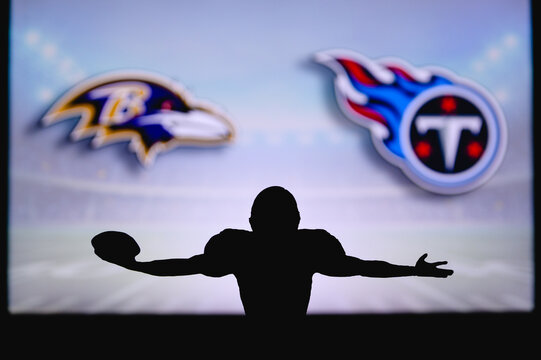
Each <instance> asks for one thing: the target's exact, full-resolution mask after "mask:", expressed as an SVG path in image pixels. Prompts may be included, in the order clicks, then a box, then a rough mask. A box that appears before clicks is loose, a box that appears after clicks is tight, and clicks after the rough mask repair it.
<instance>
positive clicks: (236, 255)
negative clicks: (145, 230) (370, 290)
mask: <svg viewBox="0 0 541 360" xmlns="http://www.w3.org/2000/svg"><path fill="white" fill-rule="evenodd" d="M299 221H300V215H299V211H298V209H297V203H296V201H295V198H294V197H293V195H292V194H291V193H290V192H289V191H287V190H286V189H284V188H282V187H278V186H273V187H269V188H266V189H264V190H263V191H261V192H260V193H259V194H258V195H257V197H256V198H255V200H254V203H253V205H252V211H251V217H250V225H251V227H252V231H246V230H235V229H226V230H224V231H222V232H221V233H219V234H217V235H215V236H213V237H212V238H211V239H210V240H209V242H208V243H207V244H206V246H205V250H204V252H203V254H200V255H195V256H193V257H191V258H187V259H166V260H155V261H150V262H138V261H136V260H135V255H137V254H138V253H139V247H138V246H137V243H135V241H134V240H133V239H132V238H131V237H129V235H127V234H124V233H120V232H105V233H101V234H99V235H97V236H96V237H95V238H94V239H93V240H92V243H93V245H94V248H95V253H96V254H97V255H98V256H99V257H100V258H102V259H103V260H105V261H109V262H111V263H114V264H117V265H120V266H123V267H125V268H127V269H130V270H135V271H140V272H143V273H146V274H151V275H157V276H179V275H192V274H204V275H207V276H212V277H221V276H225V275H228V274H233V275H234V276H235V277H236V279H237V283H238V286H239V290H240V297H241V300H242V304H243V306H244V310H245V313H246V315H248V316H297V315H300V316H303V315H305V314H306V311H307V308H308V302H309V300H310V291H311V287H312V276H313V275H314V274H315V273H320V274H323V275H328V276H354V275H361V276H369V277H396V276H430V277H441V278H445V277H447V276H449V275H451V274H452V273H453V271H452V270H447V269H441V268H438V266H439V265H444V264H447V262H446V261H439V262H435V263H428V262H426V261H425V259H426V257H427V254H424V255H423V256H421V257H420V258H419V260H418V261H417V263H416V264H415V266H402V265H394V264H390V263H387V262H385V261H366V260H361V259H358V258H356V257H353V256H348V255H346V253H345V251H344V249H343V248H342V245H341V244H340V242H339V241H338V240H337V239H336V238H335V237H334V236H332V235H331V234H329V233H328V232H327V231H325V230H308V229H299V228H298V225H299Z"/></svg>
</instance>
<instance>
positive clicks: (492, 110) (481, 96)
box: [314, 49, 507, 195]
mask: <svg viewBox="0 0 541 360" xmlns="http://www.w3.org/2000/svg"><path fill="white" fill-rule="evenodd" d="M339 58H345V59H351V60H353V61H355V62H357V63H359V64H362V65H363V66H365V67H366V68H367V70H368V71H369V72H370V73H371V75H373V76H374V77H375V78H377V79H378V80H381V82H383V83H391V82H392V81H394V76H396V75H395V74H392V73H391V72H390V71H388V70H387V67H388V66H393V67H399V68H402V69H404V70H405V71H406V72H407V73H408V74H409V75H411V76H412V77H413V78H414V79H415V80H416V81H420V82H426V81H428V80H429V78H430V77H431V76H432V75H440V76H442V77H444V78H446V79H450V80H452V84H451V85H447V86H448V87H447V91H444V89H443V87H445V86H446V85H437V86H434V87H432V88H430V89H428V90H424V91H421V92H420V93H419V94H418V95H417V96H416V97H415V98H414V99H412V101H411V102H410V103H409V105H408V106H407V108H406V110H405V111H404V112H403V114H402V118H401V122H400V125H399V126H400V129H399V134H398V136H399V139H400V144H401V149H402V150H403V151H404V150H405V154H404V155H405V158H401V157H400V156H398V155H396V154H395V153H393V152H392V151H390V150H389V148H388V147H387V146H386V145H385V144H384V142H383V141H384V139H385V138H387V137H388V136H389V129H388V128H386V127H385V126H384V125H382V124H381V123H379V122H376V121H374V120H373V119H370V118H368V117H364V116H362V115H360V114H359V113H357V112H355V111H354V110H353V109H352V108H351V107H350V106H348V102H347V101H346V100H347V97H349V98H350V99H353V100H355V101H357V102H359V103H365V102H366V101H367V99H368V97H367V96H366V95H365V94H362V93H360V92H359V91H358V90H357V89H355V88H354V87H353V85H352V84H351V83H350V81H349V79H348V78H347V76H348V75H347V72H346V70H345V69H344V67H343V66H342V65H341V64H340V63H339V62H338V61H337V59H339ZM314 60H315V61H316V62H318V63H320V64H323V65H325V66H327V67H329V68H330V69H331V70H332V71H333V72H334V74H335V78H334V93H335V97H336V101H337V103H338V106H339V108H340V110H341V111H342V113H343V114H344V115H346V117H347V118H348V119H349V120H351V121H353V122H354V123H356V124H358V125H361V126H363V127H365V128H367V129H368V130H369V131H370V134H371V139H372V143H373V144H374V147H375V148H376V150H377V152H378V153H379V154H380V155H381V156H382V157H383V158H384V159H385V160H386V161H387V162H389V163H391V164H392V165H394V166H396V167H398V168H400V169H401V170H402V172H403V173H404V174H405V175H406V176H407V177H408V178H409V179H410V180H411V181H412V182H413V183H415V184H416V185H418V186H419V187H421V188H423V189H425V190H428V191H430V192H433V193H438V194H444V195H454V194H461V193H465V192H468V191H471V190H473V189H475V188H477V187H479V186H481V185H482V184H484V183H485V182H486V181H487V180H488V179H489V178H490V177H491V176H492V175H493V174H494V172H495V171H496V170H497V169H498V168H499V166H500V164H501V162H502V161H503V158H504V155H505V152H506V148H507V126H506V122H505V117H504V114H503V111H502V110H501V108H500V106H499V104H498V103H497V101H496V100H495V99H494V97H493V96H492V95H491V94H490V93H489V92H488V91H487V90H486V89H485V88H483V87H482V86H480V85H479V84H477V83H475V82H474V81H472V80H469V79H467V78H464V77H461V76H458V75H456V74H455V73H453V72H452V71H450V70H448V69H446V68H443V67H440V66H433V65H427V66H423V67H415V66H413V65H411V64H410V63H408V62H407V61H405V60H403V59H401V58H398V57H381V58H377V59H370V58H368V57H366V56H364V55H362V54H360V53H358V52H355V51H352V50H348V49H331V50H325V51H320V52H317V53H316V54H315V55H314ZM451 87H452V88H454V89H461V90H458V91H457V92H460V93H461V95H464V93H466V92H470V94H469V95H468V97H467V99H468V100H470V101H471V99H475V100H473V101H474V102H476V106H477V107H478V109H479V106H478V105H479V104H483V105H482V106H481V108H483V109H484V110H485V111H482V113H483V115H485V116H484V119H485V123H486V124H487V127H490V128H491V130H490V131H491V135H490V137H489V142H490V144H487V146H486V148H485V150H488V151H485V153H484V154H483V155H482V159H480V160H479V161H478V162H477V163H476V164H475V165H474V166H472V168H470V169H468V170H466V171H465V173H458V174H445V175H443V176H439V175H440V174H435V173H436V172H435V171H433V170H431V169H428V167H426V166H424V165H422V164H421V163H420V161H419V160H418V158H417V156H415V154H413V151H412V148H411V141H409V136H406V134H407V132H408V131H409V126H410V125H411V123H412V122H413V121H414V118H413V116H414V115H415V111H416V110H418V109H419V108H420V107H421V106H422V105H423V104H424V103H426V101H428V99H434V98H435V96H434V95H433V94H431V92H442V94H443V93H446V94H450V93H453V91H455V90H454V89H451ZM472 94H473V95H472ZM423 100H425V101H423ZM487 109H488V110H487ZM487 114H489V116H486V115H487ZM479 168H481V169H480V170H479ZM427 173H428V174H430V175H429V176H427ZM472 173H475V174H473V175H472ZM434 175H436V176H434ZM468 175H469V176H468ZM466 178H468V179H466Z"/></svg>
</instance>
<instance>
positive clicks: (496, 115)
mask: <svg viewBox="0 0 541 360" xmlns="http://www.w3.org/2000/svg"><path fill="white" fill-rule="evenodd" d="M315 60H316V61H317V62H319V63H321V64H323V65H326V66H328V67H329V68H330V69H332V70H333V71H334V73H335V74H336V77H335V82H334V83H335V94H336V98H337V101H338V104H339V106H340V108H341V109H342V111H343V112H344V114H345V115H346V116H347V117H348V118H349V119H351V120H352V121H354V122H356V123H358V124H360V125H362V126H364V127H367V128H368V129H369V130H370V132H371V134H372V141H373V143H374V145H375V147H376V149H377V150H378V152H379V153H380V154H381V155H382V156H383V157H384V158H385V159H386V160H387V161H389V162H390V163H392V164H393V165H395V166H398V167H399V168H400V169H401V170H402V171H403V172H404V173H405V174H406V175H407V176H408V177H409V178H410V179H411V180H412V181H413V182H415V183H416V184H417V185H419V186H421V187H422V188H424V189H426V190H429V191H432V192H436V193H441V194H458V193H462V192H466V191H469V190H472V189H474V188H475V187H477V186H479V185H480V184H482V183H483V182H485V181H486V180H487V179H488V178H489V177H490V176H491V175H492V174H493V173H494V172H495V171H496V169H497V168H498V166H499V164H500V162H501V160H502V158H503V154H504V152H505V147H506V141H507V135H506V127H505V121H504V117H503V113H502V111H501V110H500V108H499V106H498V104H497V103H496V101H495V100H494V99H493V98H492V96H491V95H490V94H489V93H488V92H487V91H486V90H484V89H483V88H481V87H480V86H479V85H477V84H475V83H473V82H471V81H469V80H466V79H464V78H460V77H458V76H456V75H454V74H452V73H451V72H449V71H447V70H445V69H442V68H438V67H424V68H416V67H414V66H412V65H410V64H408V63H406V62H405V61H403V60H400V59H397V58H384V59H379V60H372V59H369V58H367V57H365V56H363V55H361V54H358V53H355V52H352V51H348V50H330V51H324V52H320V53H318V54H316V56H315Z"/></svg>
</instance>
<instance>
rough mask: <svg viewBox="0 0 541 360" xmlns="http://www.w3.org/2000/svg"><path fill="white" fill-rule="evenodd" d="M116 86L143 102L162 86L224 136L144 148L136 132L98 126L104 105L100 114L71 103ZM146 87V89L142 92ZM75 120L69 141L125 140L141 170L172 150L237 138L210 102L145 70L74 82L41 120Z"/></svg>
mask: <svg viewBox="0 0 541 360" xmlns="http://www.w3.org/2000/svg"><path fill="white" fill-rule="evenodd" d="M119 83H120V84H123V85H130V86H132V89H136V88H137V87H139V91H141V94H140V95H141V97H142V98H143V99H144V100H146V99H147V98H148V97H151V96H152V94H149V93H145V92H146V91H149V90H150V89H149V88H148V84H153V85H157V86H160V87H163V88H164V89H166V90H168V91H170V92H171V93H172V94H173V95H174V96H177V97H178V99H180V100H181V101H182V102H183V103H184V104H185V105H186V107H187V108H188V109H189V110H188V112H191V111H192V110H197V111H200V112H203V113H206V114H208V115H209V116H211V117H214V118H215V119H216V120H217V123H220V124H221V125H223V126H224V128H225V129H226V134H225V135H224V136H222V137H217V138H214V139H212V138H211V139H205V138H201V137H197V136H186V137H177V136H174V137H173V139H171V140H168V141H158V142H156V143H153V144H152V145H151V146H149V147H147V146H145V144H144V142H143V140H142V137H141V134H140V133H139V132H138V131H137V130H134V129H123V130H111V129H110V128H108V126H107V125H108V124H107V123H106V124H101V123H100V121H101V120H100V119H101V116H102V114H103V113H104V112H105V109H104V108H105V107H107V105H104V108H102V109H101V111H98V110H100V109H97V108H96V107H94V106H93V105H91V104H85V103H82V104H77V105H75V106H73V105H71V104H70V103H71V102H72V101H73V100H74V99H77V98H78V97H80V96H82V95H85V94H88V93H89V92H91V91H93V90H97V89H100V88H101V87H104V86H107V85H113V86H114V84H119ZM145 86H146V87H147V89H145ZM106 101H107V100H106ZM109 110H110V109H109ZM145 111H146V110H145V109H143V110H142V113H144V112H145ZM138 115H140V114H134V115H133V117H132V118H131V119H133V118H135V117H137V116H138ZM77 117H79V119H78V120H77V124H76V125H75V127H74V128H73V129H72V130H71V133H70V139H71V140H72V141H79V140H82V139H86V138H89V137H92V136H93V138H92V140H91V145H92V146H93V147H94V148H99V147H101V146H104V145H107V144H111V143H117V142H126V141H127V142H128V148H129V149H130V150H131V151H132V152H134V153H135V155H136V157H137V159H138V160H139V162H140V164H142V165H143V166H144V167H149V166H150V165H152V164H153V163H154V160H155V158H156V156H157V155H158V154H160V153H163V152H166V151H169V150H171V149H173V148H175V147H179V146H215V145H222V144H226V143H230V142H232V141H233V140H234V138H235V136H236V130H235V127H234V126H233V123H232V122H231V120H230V119H229V116H228V115H226V113H225V111H224V110H223V109H221V108H219V107H218V106H217V105H215V104H213V103H212V104H211V103H210V102H209V101H206V100H202V99H196V98H194V97H193V96H192V95H191V94H190V92H188V91H187V90H186V89H185V88H184V87H183V86H182V85H181V84H180V83H179V82H177V81H175V80H173V79H171V78H168V77H166V76H164V75H161V74H158V73H155V72H150V71H144V70H131V69H130V70H116V71H110V72H106V73H102V74H98V75H96V76H92V77H89V78H87V79H85V80H83V81H81V82H79V83H77V84H76V85H74V86H73V87H71V88H70V89H68V90H67V91H66V92H65V93H64V94H63V95H61V96H60V97H59V98H58V99H57V100H56V101H55V102H54V103H53V104H52V105H51V106H50V107H49V109H48V110H47V112H46V113H45V115H43V116H42V118H41V124H42V125H43V126H50V125H53V124H55V123H58V122H61V121H65V120H69V119H74V118H77ZM96 117H97V119H98V120H97V121H98V123H97V124H92V120H95V119H96Z"/></svg>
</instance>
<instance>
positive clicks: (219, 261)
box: [203, 229, 242, 276]
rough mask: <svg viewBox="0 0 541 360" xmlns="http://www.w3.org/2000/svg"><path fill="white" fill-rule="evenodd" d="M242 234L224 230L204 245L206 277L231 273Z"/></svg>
mask: <svg viewBox="0 0 541 360" xmlns="http://www.w3.org/2000/svg"><path fill="white" fill-rule="evenodd" d="M241 240H242V232H241V231H239V230H233V229H226V230H224V231H222V232H221V233H219V234H217V235H214V236H213V237H212V238H210V240H209V241H208V242H207V244H206V245H205V251H204V255H205V271H204V272H203V273H204V274H205V275H208V276H224V275H227V274H231V273H233V271H234V269H235V264H236V258H237V257H238V256H239V250H240V249H239V247H240V241H241Z"/></svg>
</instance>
